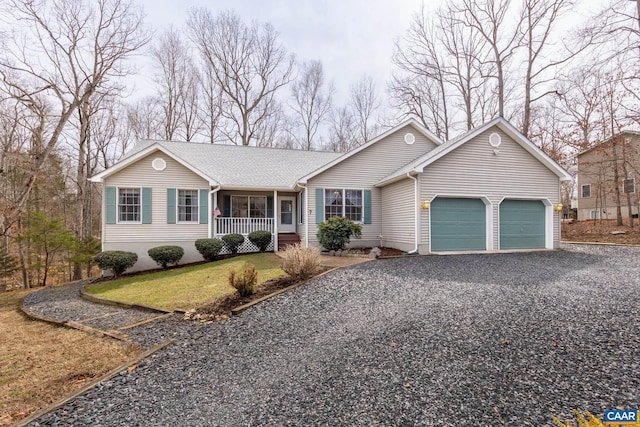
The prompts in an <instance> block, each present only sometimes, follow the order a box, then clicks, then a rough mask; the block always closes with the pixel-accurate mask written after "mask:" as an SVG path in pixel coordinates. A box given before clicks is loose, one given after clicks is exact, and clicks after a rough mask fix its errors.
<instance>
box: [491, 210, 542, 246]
mask: <svg viewBox="0 0 640 427" xmlns="http://www.w3.org/2000/svg"><path fill="white" fill-rule="evenodd" d="M545 231H546V230H545V205H544V203H543V202H541V201H540V200H508V199H507V200H503V201H502V203H501V204H500V249H537V248H540V249H542V248H544V247H545Z"/></svg>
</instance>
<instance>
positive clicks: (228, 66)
mask: <svg viewBox="0 0 640 427" xmlns="http://www.w3.org/2000/svg"><path fill="white" fill-rule="evenodd" d="M188 26H189V30H190V34H191V37H192V39H193V41H194V42H195V44H196V46H197V48H198V49H199V51H200V54H201V55H202V58H203V60H204V62H205V64H206V66H207V67H210V68H211V72H210V75H211V76H213V77H214V78H215V80H216V83H217V85H218V86H219V87H220V89H221V91H222V93H223V94H224V99H223V108H222V110H221V111H222V116H223V117H224V118H225V121H226V122H227V123H226V126H224V127H222V128H221V132H223V133H224V134H225V136H226V138H227V139H228V140H229V141H231V142H233V143H236V144H242V145H249V144H250V143H251V142H252V141H253V140H255V139H256V133H257V132H258V129H259V128H260V126H261V125H262V122H263V121H264V120H267V118H268V117H269V111H270V109H271V107H272V106H273V105H274V102H275V98H274V96H275V93H276V92H277V91H278V90H279V89H280V88H281V87H283V86H285V85H286V84H288V83H289V82H290V81H291V79H292V72H293V65H294V58H293V56H291V55H289V54H287V52H286V50H285V49H284V48H283V47H282V45H281V44H280V42H279V40H278V33H277V32H276V31H275V30H274V28H273V27H272V26H271V25H270V24H264V25H262V26H258V25H257V24H253V25H251V26H247V25H245V24H244V23H243V22H242V21H241V20H240V17H239V16H238V15H236V14H234V13H232V12H222V13H220V14H218V15H217V16H212V15H211V13H210V12H209V11H208V10H206V9H194V10H192V11H191V13H190V15H189V20H188Z"/></svg>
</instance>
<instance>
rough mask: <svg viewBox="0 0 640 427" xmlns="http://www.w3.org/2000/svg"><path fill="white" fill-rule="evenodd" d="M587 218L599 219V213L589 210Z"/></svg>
mask: <svg viewBox="0 0 640 427" xmlns="http://www.w3.org/2000/svg"><path fill="white" fill-rule="evenodd" d="M589 218H591V219H600V211H599V210H596V209H591V211H590V212H589Z"/></svg>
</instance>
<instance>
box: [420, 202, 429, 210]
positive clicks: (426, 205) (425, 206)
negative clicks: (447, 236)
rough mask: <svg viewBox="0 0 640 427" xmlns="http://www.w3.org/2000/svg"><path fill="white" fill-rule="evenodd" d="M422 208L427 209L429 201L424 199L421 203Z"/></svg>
mask: <svg viewBox="0 0 640 427" xmlns="http://www.w3.org/2000/svg"><path fill="white" fill-rule="evenodd" d="M421 206H422V209H424V210H425V211H426V210H428V209H429V201H428V200H425V201H424V202H422V204H421Z"/></svg>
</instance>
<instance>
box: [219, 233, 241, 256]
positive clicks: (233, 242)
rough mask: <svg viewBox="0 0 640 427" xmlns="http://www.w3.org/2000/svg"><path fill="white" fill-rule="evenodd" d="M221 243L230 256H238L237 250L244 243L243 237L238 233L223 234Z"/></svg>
mask: <svg viewBox="0 0 640 427" xmlns="http://www.w3.org/2000/svg"><path fill="white" fill-rule="evenodd" d="M222 241H223V242H224V244H225V246H226V247H227V249H228V250H229V252H231V254H232V255H237V254H238V248H239V247H240V245H241V244H243V243H244V236H243V235H242V234H238V233H232V234H225V235H224V236H222Z"/></svg>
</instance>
